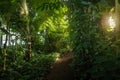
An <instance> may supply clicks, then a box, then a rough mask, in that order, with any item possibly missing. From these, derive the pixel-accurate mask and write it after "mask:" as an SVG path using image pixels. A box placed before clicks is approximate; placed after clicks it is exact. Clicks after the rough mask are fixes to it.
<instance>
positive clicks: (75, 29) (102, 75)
mask: <svg viewBox="0 0 120 80" xmlns="http://www.w3.org/2000/svg"><path fill="white" fill-rule="evenodd" d="M78 2H79V3H78ZM101 2H104V3H102V4H101ZM105 2H106V3H107V2H109V1H107V0H100V2H99V1H98V2H97V3H95V4H93V1H92V0H91V1H87V0H86V1H83V0H69V4H68V7H69V11H70V14H69V21H70V22H69V23H70V35H71V41H72V47H73V53H74V60H73V69H74V72H75V78H76V80H114V79H115V80H119V77H118V76H119V71H120V68H119V66H120V65H119V61H120V60H119V50H117V49H119V46H118V45H117V44H116V42H118V44H119V41H118V40H119V38H117V39H116V38H115V36H116V33H114V32H105V30H104V29H103V28H102V27H101V25H100V24H99V20H100V17H101V13H102V14H103V13H105V12H104V10H105V9H104V10H102V9H103V8H104V7H102V6H103V5H105ZM109 3H111V2H109ZM109 3H108V4H107V5H109V6H107V8H106V10H105V11H109V10H110V8H112V6H113V5H110V4H109ZM117 34H119V33H117Z"/></svg>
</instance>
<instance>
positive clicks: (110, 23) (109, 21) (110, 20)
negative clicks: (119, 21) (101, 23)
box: [108, 16, 116, 30]
mask: <svg viewBox="0 0 120 80" xmlns="http://www.w3.org/2000/svg"><path fill="white" fill-rule="evenodd" d="M108 23H109V26H110V29H111V30H114V28H115V26H116V24H115V20H114V19H113V17H112V16H110V17H109V20H108Z"/></svg>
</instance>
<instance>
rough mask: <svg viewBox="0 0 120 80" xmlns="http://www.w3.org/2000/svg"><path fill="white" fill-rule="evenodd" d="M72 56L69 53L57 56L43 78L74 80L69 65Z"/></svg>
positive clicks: (47, 79)
mask: <svg viewBox="0 0 120 80" xmlns="http://www.w3.org/2000/svg"><path fill="white" fill-rule="evenodd" d="M72 58H73V54H71V53H70V54H67V55H65V56H64V57H61V58H59V59H58V60H57V61H56V62H55V64H54V65H53V68H52V70H51V72H50V73H49V74H48V75H47V77H46V79H45V80H74V77H73V70H72V68H71V67H70V63H71V61H72Z"/></svg>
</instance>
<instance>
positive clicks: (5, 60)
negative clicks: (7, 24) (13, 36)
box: [3, 34, 8, 70]
mask: <svg viewBox="0 0 120 80" xmlns="http://www.w3.org/2000/svg"><path fill="white" fill-rule="evenodd" d="M7 41H8V35H7V34H6V39H5V43H4V45H3V54H4V65H3V70H6V62H7V53H6V47H7Z"/></svg>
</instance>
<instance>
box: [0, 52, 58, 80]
mask: <svg viewBox="0 0 120 80" xmlns="http://www.w3.org/2000/svg"><path fill="white" fill-rule="evenodd" d="M57 54H58V53H52V54H49V55H43V54H41V55H38V54H36V55H34V57H33V58H32V60H31V61H30V62H25V61H24V60H23V59H16V60H15V62H14V64H9V66H11V67H9V69H7V70H6V71H3V70H2V69H0V79H2V80H30V79H32V80H43V78H44V76H45V75H46V74H47V73H48V72H49V70H50V69H51V65H52V64H53V63H54V61H55V59H56V57H57ZM9 61H10V59H9Z"/></svg>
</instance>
